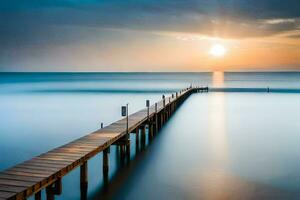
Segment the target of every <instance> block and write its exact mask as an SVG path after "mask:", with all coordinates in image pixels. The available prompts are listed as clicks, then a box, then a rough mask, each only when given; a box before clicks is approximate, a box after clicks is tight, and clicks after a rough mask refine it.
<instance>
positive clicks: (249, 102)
mask: <svg viewBox="0 0 300 200" xmlns="http://www.w3.org/2000/svg"><path fill="white" fill-rule="evenodd" d="M191 83H192V84H198V85H205V86H206V85H208V86H217V87H218V86H226V87H271V88H272V87H273V88H296V89H299V88H300V73H225V74H223V73H181V74H170V73H167V74H166V73H159V74H151V73H144V74H143V73H131V74H122V73H119V74H113V73H105V74H101V73H91V74H80V73H76V74H74V73H71V74H67V73H65V74H55V73H54V74H39V73H37V74H0V111H1V120H0V152H1V157H0V170H4V169H6V168H8V167H10V166H13V165H15V164H17V163H19V162H22V161H24V160H27V159H30V158H31V157H33V156H36V155H39V154H41V153H43V152H46V151H48V150H50V149H51V148H54V147H57V146H60V145H62V144H65V143H67V142H69V141H71V140H73V139H76V138H78V137H80V136H82V135H85V134H87V133H89V132H91V131H94V130H96V129H98V128H99V126H100V123H101V122H104V124H109V123H111V122H113V121H115V120H117V119H119V118H120V107H121V106H122V105H124V104H126V103H129V105H130V112H135V111H137V110H139V109H141V108H144V106H145V100H146V99H150V100H151V102H155V101H157V100H159V99H160V98H161V95H162V94H167V95H168V94H170V93H171V92H174V91H176V90H179V89H181V88H183V87H186V86H188V85H190V84H191ZM299 113H300V93H295V92H294V93H207V94H194V95H192V96H191V97H190V98H189V99H188V100H187V101H186V102H185V103H184V104H183V105H182V106H181V107H180V109H179V110H178V112H176V114H175V115H174V116H173V117H172V118H171V119H170V121H169V122H168V123H167V124H166V126H165V127H164V128H163V129H162V131H161V132H160V134H159V135H158V136H157V137H156V138H155V140H154V141H153V142H152V143H151V144H150V145H149V146H148V148H147V149H146V150H145V151H140V152H139V153H137V154H136V153H135V146H134V142H132V148H133V149H132V151H131V154H132V155H131V162H130V163H129V164H128V165H126V166H121V165H120V163H119V160H118V159H116V158H117V155H116V149H115V148H112V151H111V153H110V164H111V166H110V185H109V188H108V189H106V190H104V189H103V178H102V154H99V155H97V156H95V157H94V158H93V159H92V160H91V161H90V162H89V199H257V198H260V199H299V198H300V193H299V191H300V170H299V168H300V159H299V158H300V145H299V141H300V134H299V130H300V123H298V115H299ZM131 139H132V140H133V141H134V135H132V136H131ZM58 199H80V192H79V170H75V171H73V172H71V173H70V174H69V175H68V176H66V177H65V178H64V179H63V194H62V195H61V196H60V197H59V198H58Z"/></svg>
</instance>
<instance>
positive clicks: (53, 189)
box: [35, 178, 62, 200]
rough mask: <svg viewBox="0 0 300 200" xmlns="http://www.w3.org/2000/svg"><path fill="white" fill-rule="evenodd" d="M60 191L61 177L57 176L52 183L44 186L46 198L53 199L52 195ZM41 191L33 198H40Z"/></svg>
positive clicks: (58, 193)
mask: <svg viewBox="0 0 300 200" xmlns="http://www.w3.org/2000/svg"><path fill="white" fill-rule="evenodd" d="M61 192H62V183H61V178H58V179H57V180H56V181H55V182H54V183H53V184H51V185H49V186H48V187H46V197H47V200H54V197H55V196H54V195H60V194H61ZM39 193H41V191H39V192H38V193H36V194H35V199H39V198H41V194H39Z"/></svg>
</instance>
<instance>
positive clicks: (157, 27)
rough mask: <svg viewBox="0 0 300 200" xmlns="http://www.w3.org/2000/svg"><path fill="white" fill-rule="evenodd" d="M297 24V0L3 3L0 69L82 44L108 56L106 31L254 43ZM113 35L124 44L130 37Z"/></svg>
mask: <svg viewBox="0 0 300 200" xmlns="http://www.w3.org/2000/svg"><path fill="white" fill-rule="evenodd" d="M299 19H300V3H299V0H284V1H283V0H259V1H254V0H209V1H208V0H139V1H137V0H85V1H80V0H42V1H41V0H1V2H0V46H1V49H0V65H1V64H3V63H5V62H10V63H11V62H13V59H12V58H11V57H14V58H15V59H17V58H18V56H19V57H24V56H28V54H30V53H32V52H38V51H40V50H41V49H43V51H45V54H47V53H48V52H47V51H46V49H47V50H49V49H51V48H52V49H57V48H59V47H63V48H65V49H67V47H70V48H73V49H74V48H76V47H74V46H76V44H79V45H80V44H81V43H83V42H87V43H89V42H90V43H92V42H93V41H94V42H95V43H97V44H101V46H100V47H99V48H98V50H99V51H100V50H101V49H102V50H103V51H105V48H106V47H107V46H111V45H110V44H111V43H114V42H113V41H114V39H115V37H114V36H113V33H114V31H105V30H128V29H129V30H134V31H141V32H148V33H151V32H173V33H178V32H180V33H186V34H196V35H197V34H198V35H202V36H210V37H211V36H212V37H220V38H251V37H267V36H273V35H277V34H281V33H286V32H289V31H291V32H293V31H295V30H298V29H299V27H300V23H299ZM108 32H109V33H108ZM115 32H118V31H115ZM115 34H118V36H119V37H118V41H119V42H120V43H121V42H122V41H126V40H127V39H128V37H129V36H127V35H126V34H125V35H124V33H122V34H120V32H118V33H115ZM142 35H143V34H138V37H140V39H141V38H142V39H144V40H147V39H148V37H149V35H144V36H142ZM134 37H135V36H134V35H132V38H134ZM124 43H126V42H124ZM73 49H72V50H73ZM49 51H50V50H49ZM24 52H26V53H24ZM49 56H50V57H51V55H50V53H49ZM4 60H5V62H4Z"/></svg>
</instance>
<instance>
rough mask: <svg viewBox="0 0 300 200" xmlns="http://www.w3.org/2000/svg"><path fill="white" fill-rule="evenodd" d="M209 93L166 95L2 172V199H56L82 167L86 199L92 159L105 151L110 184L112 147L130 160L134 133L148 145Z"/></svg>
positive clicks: (188, 90)
mask: <svg viewBox="0 0 300 200" xmlns="http://www.w3.org/2000/svg"><path fill="white" fill-rule="evenodd" d="M207 91H208V88H207V87H197V88H192V87H190V88H186V89H184V90H181V91H179V92H176V93H175V94H172V95H171V96H170V97H164V96H163V98H162V100H161V101H159V102H157V103H155V104H154V105H152V106H149V107H146V108H145V109H142V110H140V111H138V112H136V113H134V114H131V115H129V116H128V117H125V118H123V119H121V120H119V121H117V122H114V123H112V124H110V125H108V126H106V127H103V128H101V129H99V130H97V131H95V132H93V133H91V134H88V135H86V136H84V137H81V138H79V139H77V140H75V141H72V142H70V143H68V144H66V145H63V146H61V147H58V148H55V149H53V150H50V151H49V152H47V153H43V154H41V155H39V156H37V157H34V158H32V159H31V160H28V161H25V162H23V163H20V164H18V165H16V166H14V167H11V168H9V169H7V170H5V171H3V172H0V200H3V199H7V200H23V199H27V198H29V197H31V196H33V195H34V198H35V200H40V199H42V195H41V191H42V190H43V189H45V190H46V198H47V200H53V199H54V198H55V195H60V194H61V193H62V187H63V186H62V178H63V177H64V176H65V175H67V174H68V173H69V172H71V171H72V170H74V169H75V168H77V167H80V190H81V198H82V199H86V196H87V187H88V167H87V164H88V161H89V159H90V158H92V157H93V156H95V155H96V154H98V153H100V152H103V174H104V178H106V179H107V181H108V170H109V160H108V158H109V156H108V154H109V152H110V146H111V145H118V146H119V149H120V154H121V159H129V155H130V140H129V134H130V133H134V134H136V136H137V137H136V141H135V142H136V144H137V145H139V143H141V146H145V143H146V139H145V137H146V131H147V132H148V137H149V140H151V139H152V138H153V137H154V136H155V134H156V133H157V132H158V131H159V130H160V129H161V127H162V126H163V125H164V123H165V122H166V121H167V120H168V119H169V118H170V117H171V115H172V114H173V113H174V112H175V111H176V109H177V108H178V106H179V105H180V104H182V102H183V101H184V100H185V99H186V98H187V97H188V96H190V95H191V94H192V93H194V92H207ZM127 120H128V121H127ZM140 137H141V138H140Z"/></svg>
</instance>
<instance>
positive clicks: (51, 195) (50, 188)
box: [46, 185, 54, 200]
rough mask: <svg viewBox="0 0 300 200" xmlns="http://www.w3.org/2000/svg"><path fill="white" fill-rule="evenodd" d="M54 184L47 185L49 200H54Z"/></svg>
mask: <svg viewBox="0 0 300 200" xmlns="http://www.w3.org/2000/svg"><path fill="white" fill-rule="evenodd" d="M52 187H53V186H52V185H49V186H48V187H46V198H47V200H54V193H53V190H52Z"/></svg>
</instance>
